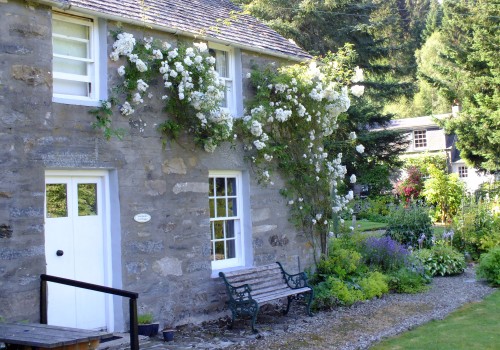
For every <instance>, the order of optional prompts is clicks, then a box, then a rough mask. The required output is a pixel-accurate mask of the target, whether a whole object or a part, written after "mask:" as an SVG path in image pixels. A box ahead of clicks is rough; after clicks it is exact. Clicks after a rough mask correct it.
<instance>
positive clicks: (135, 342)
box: [40, 274, 139, 350]
mask: <svg viewBox="0 0 500 350" xmlns="http://www.w3.org/2000/svg"><path fill="white" fill-rule="evenodd" d="M47 282H53V283H59V284H64V285H67V286H72V287H77V288H83V289H89V290H94V291H96V292H101V293H107V294H113V295H119V296H121V297H125V298H129V312H130V349H131V350H139V327H138V326H137V298H139V294H138V293H134V292H129V291H127V290H122V289H116V288H111V287H105V286H100V285H98V284H92V283H86V282H81V281H75V280H70V279H67V278H62V277H57V276H51V275H46V274H41V275H40V323H42V324H47Z"/></svg>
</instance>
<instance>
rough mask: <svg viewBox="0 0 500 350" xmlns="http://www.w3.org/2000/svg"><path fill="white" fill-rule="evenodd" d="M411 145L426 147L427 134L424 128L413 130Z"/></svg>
mask: <svg viewBox="0 0 500 350" xmlns="http://www.w3.org/2000/svg"><path fill="white" fill-rule="evenodd" d="M413 146H414V147H415V148H423V147H427V135H426V131H425V130H415V131H414V132H413Z"/></svg>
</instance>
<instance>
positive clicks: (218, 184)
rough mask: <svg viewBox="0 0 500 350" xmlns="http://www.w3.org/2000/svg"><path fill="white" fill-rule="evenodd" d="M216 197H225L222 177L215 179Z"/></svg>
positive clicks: (224, 180) (224, 182)
mask: <svg viewBox="0 0 500 350" xmlns="http://www.w3.org/2000/svg"><path fill="white" fill-rule="evenodd" d="M215 188H216V193H215V194H216V195H217V196H219V197H223V196H225V195H226V179H225V178H223V177H218V178H216V179H215Z"/></svg>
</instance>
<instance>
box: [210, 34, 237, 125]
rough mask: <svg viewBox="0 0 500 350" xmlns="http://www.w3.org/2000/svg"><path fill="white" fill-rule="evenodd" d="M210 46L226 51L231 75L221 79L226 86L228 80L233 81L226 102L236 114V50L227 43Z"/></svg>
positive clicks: (230, 111)
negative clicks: (226, 44)
mask: <svg viewBox="0 0 500 350" xmlns="http://www.w3.org/2000/svg"><path fill="white" fill-rule="evenodd" d="M208 48H209V49H212V50H215V52H216V53H217V51H224V52H225V53H226V58H227V66H228V67H227V68H228V75H229V77H220V79H221V80H222V81H223V82H224V86H227V85H226V82H228V81H229V82H231V90H230V91H226V96H227V100H226V104H227V107H225V109H227V110H228V111H229V113H231V115H233V116H236V114H237V111H236V55H235V52H234V49H233V48H232V47H229V46H225V45H220V44H214V43H209V44H208Z"/></svg>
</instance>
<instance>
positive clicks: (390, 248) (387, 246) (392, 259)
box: [362, 236, 410, 271]
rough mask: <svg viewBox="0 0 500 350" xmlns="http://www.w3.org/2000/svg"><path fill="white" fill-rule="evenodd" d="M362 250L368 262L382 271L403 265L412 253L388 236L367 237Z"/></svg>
mask: <svg viewBox="0 0 500 350" xmlns="http://www.w3.org/2000/svg"><path fill="white" fill-rule="evenodd" d="M362 250H363V257H364V259H365V262H366V264H367V265H369V266H371V267H374V268H377V267H378V268H380V269H381V270H382V271H392V270H395V269H398V268H400V267H403V266H404V265H405V264H406V262H407V258H408V257H409V255H410V252H409V251H408V249H406V248H405V247H404V246H403V245H401V244H400V243H399V242H397V241H395V240H393V239H392V238H391V237H388V236H383V237H369V238H367V239H366V240H365V241H364V243H363V248H362Z"/></svg>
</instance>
